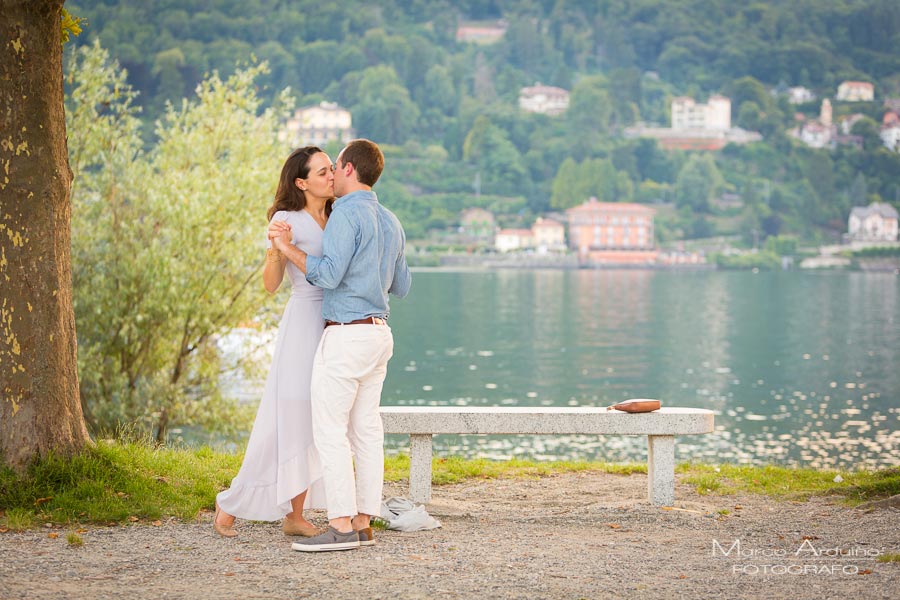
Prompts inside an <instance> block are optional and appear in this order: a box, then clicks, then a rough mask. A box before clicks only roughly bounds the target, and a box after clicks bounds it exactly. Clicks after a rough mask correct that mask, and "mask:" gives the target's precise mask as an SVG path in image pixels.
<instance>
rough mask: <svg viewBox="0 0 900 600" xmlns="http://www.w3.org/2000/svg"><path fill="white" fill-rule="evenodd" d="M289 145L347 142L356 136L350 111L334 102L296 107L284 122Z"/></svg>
mask: <svg viewBox="0 0 900 600" xmlns="http://www.w3.org/2000/svg"><path fill="white" fill-rule="evenodd" d="M284 131H285V133H283V134H282V135H283V136H286V137H287V139H288V141H289V142H290V144H291V146H292V147H294V148H297V147H299V146H310V145H312V146H323V145H325V144H326V143H328V142H331V141H336V142H338V143H341V144H343V143H345V142H349V141H350V140H352V139H353V138H355V137H356V132H355V131H354V130H353V119H352V117H351V115H350V111H348V110H347V109H345V108H342V107H340V106H338V105H337V103H335V102H320V103H319V104H317V105H315V106H306V107H303V108H298V109H297V110H296V111H295V112H294V115H293V116H292V117H291V118H290V119H288V121H287V123H286V124H285V129H284Z"/></svg>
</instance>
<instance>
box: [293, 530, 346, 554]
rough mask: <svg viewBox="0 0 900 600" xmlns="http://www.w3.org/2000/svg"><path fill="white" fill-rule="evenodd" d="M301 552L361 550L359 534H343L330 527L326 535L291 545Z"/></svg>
mask: <svg viewBox="0 0 900 600" xmlns="http://www.w3.org/2000/svg"><path fill="white" fill-rule="evenodd" d="M291 548H293V549H294V550H297V551H299V552H331V551H332V550H355V549H356V548H359V534H358V533H357V532H355V531H350V532H347V533H341V532H340V531H338V530H337V529H335V528H334V527H329V528H328V529H326V530H325V533H322V534H320V535H317V536H315V537H311V538H307V539H305V540H300V541H299V542H294V543H293V544H291Z"/></svg>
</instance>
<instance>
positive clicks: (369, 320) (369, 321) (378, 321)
mask: <svg viewBox="0 0 900 600" xmlns="http://www.w3.org/2000/svg"><path fill="white" fill-rule="evenodd" d="M385 323H387V321H385V320H384V319H382V318H381V317H366V318H365V319H357V320H355V321H350V322H349V323H338V322H337V321H325V327H331V326H332V325H384V324H385Z"/></svg>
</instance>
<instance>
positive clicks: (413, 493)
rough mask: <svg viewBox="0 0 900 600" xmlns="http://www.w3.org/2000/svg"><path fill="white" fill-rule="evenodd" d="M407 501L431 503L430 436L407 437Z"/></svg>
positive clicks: (416, 435) (413, 435)
mask: <svg viewBox="0 0 900 600" xmlns="http://www.w3.org/2000/svg"><path fill="white" fill-rule="evenodd" d="M409 499H410V500H412V501H413V502H417V503H419V504H425V503H427V502H429V501H431V434H430V433H427V434H410V436H409Z"/></svg>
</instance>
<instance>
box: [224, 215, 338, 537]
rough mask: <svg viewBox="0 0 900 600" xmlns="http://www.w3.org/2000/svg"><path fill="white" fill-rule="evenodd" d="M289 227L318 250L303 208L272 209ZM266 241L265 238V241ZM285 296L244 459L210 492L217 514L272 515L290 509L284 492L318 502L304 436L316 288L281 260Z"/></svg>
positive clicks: (318, 237)
mask: <svg viewBox="0 0 900 600" xmlns="http://www.w3.org/2000/svg"><path fill="white" fill-rule="evenodd" d="M272 219H273V220H276V221H287V222H288V223H290V225H291V231H292V235H293V240H292V243H293V244H294V245H295V246H297V247H298V248H300V249H302V250H304V251H305V252H307V253H309V254H311V255H313V256H321V254H322V228H321V227H319V224H318V223H316V220H315V219H314V218H313V217H312V215H310V214H309V213H307V212H306V211H302V210H301V211H289V212H286V211H278V212H277V213H275V215H274V216H273V217H272ZM266 246H267V247H271V242H269V241H268V240H267V242H266ZM286 271H287V275H288V278H289V279H290V281H291V297H290V299H289V300H288V303H287V306H286V307H285V309H284V315H282V317H281V323H280V324H279V326H278V337H277V339H276V341H275V355H274V358H273V361H272V368H271V369H270V370H269V376H268V379H267V380H266V387H265V391H264V392H263V397H262V400H261V401H260V403H259V409H258V411H257V413H256V421H255V422H254V423H253V431H252V432H251V433H250V440H249V442H248V443H247V452H246V453H245V454H244V462H243V464H242V465H241V469H240V471H238V474H237V476H236V477H235V478H234V479H232V480H231V487H230V488H229V489H227V490H225V491H223V492H220V493H219V495H218V496H217V497H216V500H217V501H218V502H219V506H220V507H222V510H224V511H225V512H227V513H229V514H231V515H234V516H236V517H240V518H242V519H250V520H254V521H277V520H279V519H281V518H283V517H284V516H285V515H286V514H288V513H289V512H291V498H293V497H294V496H296V495H297V494H299V493H301V492H302V491H303V490H307V489H308V490H309V492H308V493H307V495H306V502H305V504H304V507H305V508H324V507H325V485H324V482H323V481H322V467H321V465H320V463H319V455H318V453H317V452H316V447H315V444H314V443H313V436H312V423H311V416H310V377H311V375H312V366H313V358H314V356H315V354H316V347H317V346H318V344H319V338H320V337H321V336H322V330H323V328H324V321H323V320H322V290H321V289H320V288H317V287H315V286H313V285H311V284H309V283H308V282H307V281H306V277H305V276H304V275H303V272H302V271H300V269H298V268H297V267H296V266H295V265H294V264H293V263H291V262H288V264H287V268H286Z"/></svg>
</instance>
